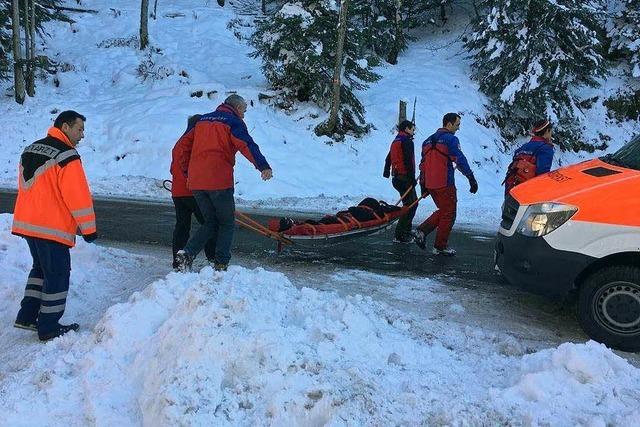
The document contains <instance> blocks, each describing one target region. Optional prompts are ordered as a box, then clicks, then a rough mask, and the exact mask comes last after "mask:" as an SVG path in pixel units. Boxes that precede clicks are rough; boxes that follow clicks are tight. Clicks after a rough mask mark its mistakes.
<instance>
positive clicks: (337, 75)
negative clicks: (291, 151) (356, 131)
mask: <svg viewBox="0 0 640 427" xmlns="http://www.w3.org/2000/svg"><path fill="white" fill-rule="evenodd" d="M340 3H341V4H340V15H339V18H338V20H339V22H338V41H337V43H336V63H335V68H334V70H333V97H332V101H331V111H330V112H329V119H328V120H327V124H326V126H325V132H326V133H325V134H326V135H333V133H334V131H335V128H336V125H337V123H338V109H339V108H340V88H341V87H342V84H341V76H342V61H343V57H344V41H345V38H346V35H347V14H348V11H349V0H341V2H340Z"/></svg>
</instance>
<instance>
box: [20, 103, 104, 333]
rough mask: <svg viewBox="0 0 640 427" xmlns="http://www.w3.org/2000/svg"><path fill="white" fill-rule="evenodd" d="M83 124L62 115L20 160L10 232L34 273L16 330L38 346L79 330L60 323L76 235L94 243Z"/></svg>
mask: <svg viewBox="0 0 640 427" xmlns="http://www.w3.org/2000/svg"><path fill="white" fill-rule="evenodd" d="M85 120H86V119H85V117H84V116H83V115H81V114H79V113H77V112H75V111H63V112H62V113H60V115H59V116H58V117H57V118H56V120H55V122H54V124H53V127H51V128H49V130H48V131H47V136H46V137H45V138H43V139H40V140H38V141H36V142H34V143H33V144H31V145H29V146H27V148H25V149H24V151H23V152H22V156H21V157H20V166H19V172H18V197H17V199H16V205H15V208H14V214H13V224H12V226H11V232H12V233H13V234H15V235H17V236H21V237H24V239H25V240H26V241H27V244H28V245H29V251H30V252H31V257H32V258H33V267H32V268H31V271H30V273H29V276H28V278H27V285H26V287H25V292H24V298H23V299H22V302H21V303H20V311H19V312H18V315H17V317H16V321H15V323H14V326H15V327H17V328H21V329H28V330H32V331H37V332H38V337H39V338H40V340H41V341H47V340H50V339H52V338H55V337H58V336H60V335H64V334H66V333H67V332H69V331H75V330H77V329H78V328H79V326H78V324H77V323H72V324H70V325H61V324H60V323H58V321H59V320H60V318H61V317H62V315H63V314H64V309H65V306H66V302H67V292H68V291H69V276H70V274H71V258H70V254H69V248H71V247H73V246H74V245H75V238H76V236H75V235H76V231H79V232H80V233H81V234H82V237H83V238H84V240H86V241H87V242H92V241H93V240H95V239H96V237H97V231H96V215H95V213H94V211H93V200H92V198H91V192H90V190H89V185H88V184H87V178H86V177H85V174H84V170H83V168H82V163H81V162H80V155H79V154H78V152H77V151H76V150H75V148H74V147H75V146H76V145H77V144H78V142H80V140H81V139H82V138H83V137H84V122H85Z"/></svg>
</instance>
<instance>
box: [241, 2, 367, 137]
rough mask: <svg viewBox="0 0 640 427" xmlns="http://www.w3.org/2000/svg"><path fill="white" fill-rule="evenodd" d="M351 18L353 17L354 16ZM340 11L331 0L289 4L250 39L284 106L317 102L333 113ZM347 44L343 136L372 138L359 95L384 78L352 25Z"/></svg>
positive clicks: (341, 113) (340, 118)
mask: <svg viewBox="0 0 640 427" xmlns="http://www.w3.org/2000/svg"><path fill="white" fill-rule="evenodd" d="M349 16H351V15H349ZM337 27H338V9H337V5H336V2H335V1H331V0H300V1H296V2H289V3H286V4H285V5H284V6H283V7H282V8H281V9H280V10H279V11H278V12H277V13H276V14H275V15H273V16H270V17H268V18H267V19H265V20H263V21H262V22H260V23H258V27H257V30H256V32H255V33H254V34H253V35H252V36H251V38H250V44H251V45H252V46H253V47H254V48H255V51H254V52H253V54H252V55H253V56H254V57H261V58H262V63H263V65H262V69H263V72H264V75H265V77H266V78H267V80H268V81H269V83H270V84H271V86H272V87H273V88H274V89H275V90H276V91H277V93H278V100H279V105H280V106H281V107H284V108H291V107H292V106H293V104H294V102H296V101H299V102H306V101H310V102H314V103H316V104H317V105H319V106H321V107H322V108H324V109H325V110H328V109H329V107H330V103H331V100H332V79H333V71H334V69H335V52H336V43H337V31H336V28H337ZM347 28H348V30H349V31H348V32H347V35H346V40H345V45H344V60H343V69H342V78H341V87H340V100H341V103H340V108H339V113H338V125H337V127H336V132H337V136H338V137H340V136H341V135H345V134H352V135H355V136H359V135H362V134H364V133H366V132H367V131H368V130H369V128H370V125H369V124H367V123H366V121H365V109H364V106H363V105H362V103H361V102H360V101H359V100H358V98H357V97H356V95H355V93H354V91H358V90H364V89H366V88H367V83H369V82H373V81H376V80H378V79H379V76H378V75H377V74H375V72H373V70H372V64H373V62H374V61H372V58H368V57H366V55H363V50H362V48H361V46H360V45H358V41H359V40H361V34H360V33H361V30H360V29H358V28H354V27H352V26H351V25H349V26H347Z"/></svg>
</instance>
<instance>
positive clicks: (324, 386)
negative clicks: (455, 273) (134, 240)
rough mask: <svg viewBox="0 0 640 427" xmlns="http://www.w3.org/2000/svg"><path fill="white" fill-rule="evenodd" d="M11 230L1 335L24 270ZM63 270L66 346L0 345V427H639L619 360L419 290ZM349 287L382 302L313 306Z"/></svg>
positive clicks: (396, 280)
mask: <svg viewBox="0 0 640 427" xmlns="http://www.w3.org/2000/svg"><path fill="white" fill-rule="evenodd" d="M10 220H11V216H10V215H1V216H0V264H2V265H3V267H4V268H3V269H2V270H1V271H0V296H1V297H2V298H1V299H0V301H1V302H0V304H1V306H0V316H1V317H2V319H1V321H2V323H3V324H4V325H10V324H11V322H12V321H13V316H14V315H15V312H16V311H17V308H18V305H19V301H20V298H21V297H22V288H23V285H22V283H23V282H24V279H25V277H26V274H27V272H28V270H29V268H30V265H29V262H28V260H29V255H28V252H27V248H26V245H25V244H24V242H23V241H22V240H21V239H20V238H17V237H15V236H11V235H10V234H9V232H8V229H9V225H10ZM72 253H73V255H72V262H73V265H74V269H73V271H72V284H71V292H70V297H69V302H68V310H67V313H66V314H65V318H66V319H67V320H68V321H71V320H73V321H79V322H80V323H81V324H82V329H81V331H80V332H79V333H70V334H68V335H67V336H64V337H62V338H59V339H56V340H53V341H51V342H49V343H47V344H41V343H39V342H38V341H37V339H36V337H35V335H34V334H33V333H31V332H28V331H23V330H17V329H13V328H5V329H4V332H2V333H0V348H2V349H3V350H2V352H1V354H0V357H1V361H2V363H0V366H1V368H0V420H2V422H0V424H2V425H11V426H23V425H25V426H26V425H35V424H44V425H65V426H76V425H77V426H80V425H88V424H89V425H153V426H170V425H171V426H173V425H305V426H317V425H334V426H339V425H425V424H426V425H496V424H509V425H591V426H597V425H620V426H627V425H637V424H638V423H640V410H638V406H637V402H638V401H639V400H640V370H639V369H638V368H636V367H634V366H633V365H632V364H630V363H629V362H628V361H627V360H625V359H624V358H622V357H620V356H618V355H616V354H614V353H613V352H612V351H610V350H609V349H607V348H606V347H604V346H602V345H600V344H596V343H594V342H592V341H590V342H586V343H580V342H576V343H564V344H561V345H559V346H558V347H554V346H552V347H551V348H547V349H542V350H539V349H532V348H531V347H529V345H528V344H527V343H526V342H525V340H522V339H519V338H518V337H517V336H516V335H514V334H510V333H508V331H499V330H498V329H499V328H498V327H497V325H496V324H495V322H492V323H491V324H490V322H482V321H477V318H475V319H476V321H474V320H471V321H469V320H468V319H467V320H465V319H466V318H468V317H469V316H471V318H472V319H474V315H473V308H472V307H471V304H468V303H467V300H465V299H464V298H462V299H458V298H452V293H451V291H448V290H447V286H444V285H443V284H442V283H440V282H438V281H436V280H431V279H412V278H400V277H392V276H381V275H374V274H370V273H365V272H358V271H352V270H337V271H335V272H332V273H330V274H325V275H324V276H323V277H321V278H318V276H317V275H314V279H313V280H310V281H309V285H310V286H317V287H320V288H324V290H318V289H312V288H310V287H306V286H305V279H304V277H303V276H302V277H297V278H296V281H297V282H298V283H296V284H294V283H293V282H292V280H290V279H289V278H288V277H287V276H286V275H284V274H282V273H279V272H275V271H267V270H265V269H263V268H245V267H240V266H232V267H230V270H229V271H228V272H226V273H217V272H214V271H213V270H212V269H211V268H210V267H205V268H203V269H202V270H201V271H200V272H199V273H190V274H176V273H173V272H172V273H169V274H167V275H166V276H165V274H166V270H167V269H168V267H167V262H166V259H163V260H160V261H159V260H158V259H157V258H156V259H154V257H153V256H150V255H132V254H129V253H127V252H125V251H123V250H120V249H111V248H104V247H100V246H95V245H89V244H85V243H84V242H80V243H79V245H78V246H77V247H76V248H75V249H74V250H73V251H72ZM145 277H146V279H145ZM323 280H324V281H325V283H322V281H323ZM365 282H366V283H368V286H369V287H370V288H371V289H372V291H374V290H375V291H377V292H379V293H386V294H387V295H388V296H390V297H393V298H395V301H390V302H389V303H387V302H385V299H384V298H383V299H379V298H372V297H369V296H362V295H359V294H357V293H354V294H349V293H345V292H335V291H331V290H327V289H330V288H334V289H340V288H344V287H345V286H348V285H349V283H358V284H359V285H362V284H363V283H365ZM318 284H320V286H318ZM363 290H364V288H363ZM412 292H413V293H417V294H419V295H420V300H419V301H413V304H414V305H417V304H419V305H420V309H419V310H414V309H412V308H411V306H410V304H409V303H408V301H407V300H406V298H407V296H408V295H411V293H412ZM129 295H130V297H128V298H127V296H129ZM398 301H400V302H401V304H398ZM443 308H444V310H442V309H443ZM534 348H535V346H534ZM635 362H636V364H637V360H636V361H635Z"/></svg>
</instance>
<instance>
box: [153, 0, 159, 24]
mask: <svg viewBox="0 0 640 427" xmlns="http://www.w3.org/2000/svg"><path fill="white" fill-rule="evenodd" d="M157 18H158V0H155V1H154V2H153V19H154V20H155V19H157Z"/></svg>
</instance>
